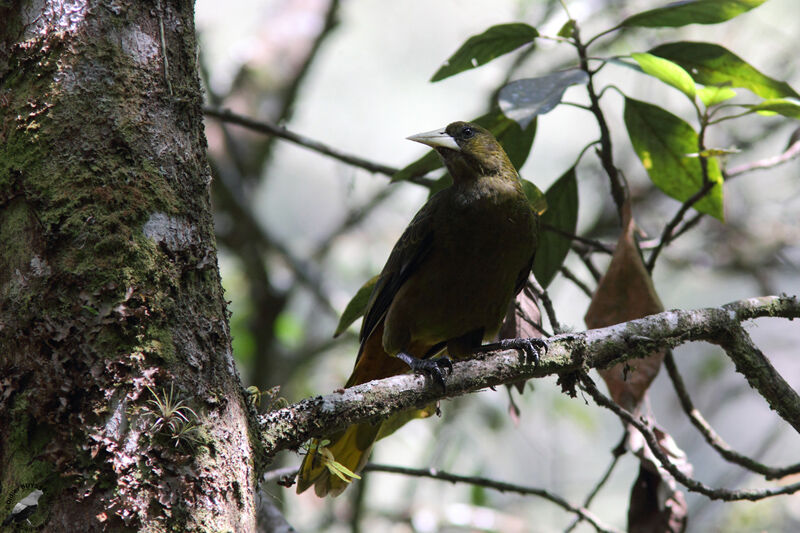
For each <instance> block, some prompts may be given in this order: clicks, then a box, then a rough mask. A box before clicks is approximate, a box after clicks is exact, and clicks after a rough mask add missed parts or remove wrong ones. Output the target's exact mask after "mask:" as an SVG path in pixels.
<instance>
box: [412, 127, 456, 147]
mask: <svg viewBox="0 0 800 533" xmlns="http://www.w3.org/2000/svg"><path fill="white" fill-rule="evenodd" d="M406 139H408V140H409V141H415V142H418V143H422V144H427V145H428V146H431V147H433V148H450V149H451V150H458V151H461V148H460V147H459V146H458V143H456V141H455V139H453V138H452V137H450V136H449V135H448V134H447V133H446V132H445V131H444V129H438V130H433V131H426V132H425V133H417V134H416V135H412V136H411V137H406Z"/></svg>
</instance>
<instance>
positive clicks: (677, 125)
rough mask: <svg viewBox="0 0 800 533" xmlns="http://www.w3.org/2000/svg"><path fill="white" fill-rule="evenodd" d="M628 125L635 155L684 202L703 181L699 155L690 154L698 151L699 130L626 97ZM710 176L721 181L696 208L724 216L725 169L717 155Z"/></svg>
mask: <svg viewBox="0 0 800 533" xmlns="http://www.w3.org/2000/svg"><path fill="white" fill-rule="evenodd" d="M624 115H625V126H626V127H627V129H628V135H629V136H630V139H631V144H633V149H634V150H635V151H636V155H638V156H639V159H641V161H642V164H643V165H644V168H645V169H646V170H647V173H648V174H649V175H650V179H651V180H652V181H653V183H654V184H655V185H656V187H658V188H659V189H661V190H662V191H664V192H665V193H666V194H668V195H669V196H671V197H673V198H675V199H676V200H679V201H681V202H683V201H686V200H687V199H689V198H690V197H691V196H692V195H694V194H695V193H696V192H697V191H699V190H700V188H701V187H702V185H703V174H702V169H701V165H700V159H698V158H697V157H690V156H689V155H687V154H692V153H697V148H698V146H697V133H696V132H695V131H694V129H692V127H691V126H690V125H689V124H687V123H686V122H684V121H683V120H682V119H680V118H678V117H676V116H675V115H673V114H672V113H669V112H668V111H665V110H664V109H662V108H660V107H658V106H655V105H652V104H648V103H646V102H642V101H639V100H634V99H633V98H626V99H625V113H624ZM706 161H707V165H708V166H707V169H708V178H709V179H710V180H711V181H713V182H715V183H718V185H717V186H715V187H714V188H712V189H711V191H709V193H708V194H707V195H706V196H705V197H703V198H702V199H700V200H699V201H698V202H697V203H695V204H694V208H695V209H697V210H698V211H700V212H702V213H706V214H709V215H711V216H713V217H716V218H718V219H720V220H723V218H724V214H723V209H722V173H721V172H720V170H719V164H718V163H717V160H716V159H707V160H706Z"/></svg>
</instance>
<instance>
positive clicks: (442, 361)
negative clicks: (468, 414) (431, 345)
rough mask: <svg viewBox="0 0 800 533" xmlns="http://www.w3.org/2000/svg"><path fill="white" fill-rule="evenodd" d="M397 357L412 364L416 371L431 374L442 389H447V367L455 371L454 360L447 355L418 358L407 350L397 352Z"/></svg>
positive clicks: (450, 370) (409, 364)
mask: <svg viewBox="0 0 800 533" xmlns="http://www.w3.org/2000/svg"><path fill="white" fill-rule="evenodd" d="M395 357H397V358H398V359H400V360H401V361H403V362H404V363H405V364H407V365H408V366H410V367H411V370H413V371H414V372H421V373H423V374H427V375H429V376H430V377H431V378H433V380H434V381H436V383H438V384H439V385H441V386H442V390H444V389H445V385H444V378H445V375H446V372H445V369H447V371H449V372H452V371H453V362H452V361H450V358H449V357H447V356H446V355H443V356H441V357H435V358H433V359H418V358H416V357H414V356H413V355H411V354H408V353H406V352H397V355H396V356H395Z"/></svg>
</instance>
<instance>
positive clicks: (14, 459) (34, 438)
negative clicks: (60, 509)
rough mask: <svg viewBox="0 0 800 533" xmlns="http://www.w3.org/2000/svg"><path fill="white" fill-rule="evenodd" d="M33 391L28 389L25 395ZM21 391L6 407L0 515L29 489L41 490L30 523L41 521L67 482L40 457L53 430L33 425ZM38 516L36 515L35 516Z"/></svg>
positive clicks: (7, 510)
mask: <svg viewBox="0 0 800 533" xmlns="http://www.w3.org/2000/svg"><path fill="white" fill-rule="evenodd" d="M30 394H34V393H33V392H28V393H27V395H30ZM27 395H26V394H21V395H20V396H17V397H16V398H15V399H14V400H12V402H13V404H12V405H11V407H10V409H9V414H10V419H11V421H12V423H11V424H9V428H10V430H9V431H8V433H7V434H6V437H5V443H4V448H3V449H4V453H5V455H4V457H2V464H3V465H4V468H3V479H2V490H1V491H0V516H6V515H7V513H8V512H10V511H11V509H12V508H13V507H14V505H15V504H16V503H17V502H18V501H19V500H21V499H22V498H24V497H25V496H27V495H28V493H30V492H31V491H32V490H34V489H39V490H41V491H42V492H43V494H42V497H41V498H40V499H39V509H38V510H37V511H36V513H35V514H34V515H33V516H32V517H31V518H30V520H31V523H32V524H34V525H35V524H37V523H40V522H41V521H42V520H43V517H44V516H46V514H47V508H48V503H49V502H50V501H52V500H53V499H54V498H55V497H56V496H57V495H58V494H59V493H60V492H61V490H63V489H64V488H65V487H66V486H67V485H68V483H67V481H66V480H65V479H64V478H62V477H60V476H59V475H58V474H57V473H56V472H55V471H54V470H53V466H52V465H51V464H50V463H48V462H46V461H44V460H42V459H41V458H40V457H41V456H42V455H43V452H44V451H45V448H46V447H47V445H48V444H50V443H51V441H52V438H53V435H54V434H55V432H54V430H53V429H52V428H50V427H48V426H44V425H41V424H36V423H35V421H34V419H33V418H32V417H31V416H30V415H29V414H28V412H27V411H28V403H29V402H28V397H27ZM37 517H39V518H37Z"/></svg>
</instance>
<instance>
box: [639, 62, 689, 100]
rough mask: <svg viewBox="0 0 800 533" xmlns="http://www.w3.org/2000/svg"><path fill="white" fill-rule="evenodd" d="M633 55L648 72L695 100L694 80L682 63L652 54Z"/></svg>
mask: <svg viewBox="0 0 800 533" xmlns="http://www.w3.org/2000/svg"><path fill="white" fill-rule="evenodd" d="M631 57H632V58H633V59H634V60H635V61H636V62H637V63H639V66H640V67H642V70H643V71H644V72H645V73H646V74H649V75H651V76H653V77H655V78H658V79H659V80H661V81H663V82H664V83H666V84H668V85H672V86H673V87H675V88H676V89H678V90H679V91H681V92H682V93H683V94H685V95H686V96H688V97H689V98H691V99H692V100H694V96H695V94H696V88H695V84H694V80H693V79H692V77H691V76H690V75H689V73H688V72H686V71H685V70H683V68H681V67H680V65H677V64H675V63H673V62H672V61H670V60H669V59H664V58H662V57H658V56H654V55H652V54H631Z"/></svg>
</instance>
